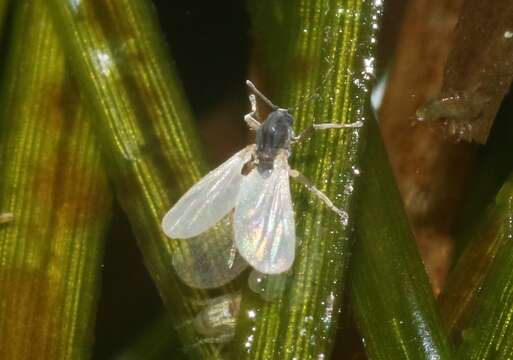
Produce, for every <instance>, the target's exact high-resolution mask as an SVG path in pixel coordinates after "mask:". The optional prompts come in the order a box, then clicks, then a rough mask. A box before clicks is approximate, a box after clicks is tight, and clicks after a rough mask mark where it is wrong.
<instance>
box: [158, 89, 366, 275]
mask: <svg viewBox="0 0 513 360" xmlns="http://www.w3.org/2000/svg"><path fill="white" fill-rule="evenodd" d="M247 85H248V87H249V88H250V89H251V91H252V92H253V94H251V95H250V96H249V101H250V104H251V112H250V113H249V114H247V115H245V116H244V121H245V122H246V123H247V124H248V126H249V128H250V129H251V130H254V131H256V144H252V145H249V146H247V147H246V148H244V149H242V150H241V151H239V152H238V153H236V154H235V155H233V156H232V157H231V158H229V159H228V160H227V161H226V162H224V163H223V164H221V165H220V166H219V167H218V168H216V169H214V170H213V171H211V172H210V173H208V174H207V175H206V176H205V177H204V178H203V179H201V180H200V181H199V182H198V183H196V184H195V185H194V186H192V188H190V189H189V191H187V192H186V193H185V195H183V196H182V198H181V199H180V200H179V201H178V202H177V203H176V204H175V206H173V208H172V209H171V210H169V212H168V213H167V214H166V215H165V216H164V219H163V221H162V228H163V230H164V232H165V233H166V235H167V236H169V237H170V238H173V239H187V238H192V237H195V236H197V235H199V234H201V233H203V232H204V231H206V230H208V229H209V228H211V227H212V226H214V225H215V224H216V223H218V222H219V221H221V219H222V218H223V217H224V216H225V215H227V214H228V213H229V212H230V211H232V210H233V209H235V211H234V214H233V235H234V248H235V249H237V250H238V252H239V253H240V255H241V256H242V257H243V258H244V260H246V261H247V262H248V263H249V265H250V266H252V267H253V268H255V269H256V270H258V271H259V272H261V273H264V274H278V273H282V272H285V271H287V270H288V269H289V268H290V267H291V265H292V263H293V262H294V254H295V243H296V228H295V222H294V211H293V208H292V199H291V195H290V186H289V177H293V178H295V179H298V180H299V181H300V182H301V183H303V184H304V185H305V186H306V187H307V189H308V190H310V191H311V192H312V193H313V194H315V195H316V196H317V197H318V198H319V199H320V200H322V201H323V202H324V203H325V204H326V206H328V207H329V208H330V209H331V210H333V211H334V212H335V213H337V214H338V215H339V216H340V217H342V218H345V216H346V214H345V212H343V211H342V210H340V209H339V208H337V207H336V206H335V205H334V204H333V203H332V202H331V200H330V199H329V198H328V197H327V196H326V195H325V194H323V193H322V192H321V191H320V190H318V189H317V188H316V187H315V186H314V185H313V184H312V183H310V182H309V181H308V180H307V179H306V178H305V177H304V176H303V175H301V174H300V173H299V172H298V171H297V170H293V169H291V168H290V167H289V164H288V158H289V156H290V151H291V145H293V144H294V143H297V142H298V141H300V140H301V139H303V138H305V137H306V136H307V135H308V134H309V133H310V132H311V131H313V130H321V129H340V128H355V127H360V126H361V125H362V123H361V122H356V123H352V124H347V125H342V124H313V125H312V126H311V127H310V128H309V129H308V130H306V131H304V132H303V133H301V134H300V135H299V136H295V135H294V131H293V129H292V123H293V118H292V116H291V114H290V113H289V111H288V110H287V109H282V108H279V107H278V106H276V105H274V104H273V103H272V102H271V101H270V100H269V99H268V98H266V97H265V96H264V95H263V94H262V93H261V92H260V91H258V89H257V88H256V87H255V86H254V85H253V83H251V82H250V81H249V80H248V81H247ZM255 95H257V96H258V97H259V98H260V99H262V100H263V101H264V102H265V103H266V104H267V105H269V106H270V107H271V109H272V112H271V113H270V114H269V116H268V117H267V119H266V120H265V121H264V122H263V123H260V122H259V121H258V120H257V117H258V115H257V114H258V113H257V105H256V97H255ZM344 220H345V219H344Z"/></svg>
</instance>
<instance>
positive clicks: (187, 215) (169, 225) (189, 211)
mask: <svg viewBox="0 0 513 360" xmlns="http://www.w3.org/2000/svg"><path fill="white" fill-rule="evenodd" d="M253 149H254V146H248V147H246V148H245V149H243V150H241V151H239V152H238V153H236V154H235V155H233V156H232V157H231V158H229V159H228V160H226V161H225V162H224V163H223V164H221V165H220V166H219V167H218V168H216V169H214V170H213V171H211V172H210V173H208V174H207V175H206V176H205V177H204V178H203V179H201V180H200V181H199V182H197V183H196V184H195V185H194V186H193V187H192V188H190V189H189V191H187V192H186V193H185V195H184V196H182V198H181V199H180V200H178V202H177V203H176V204H175V205H174V206H173V208H172V209H171V210H169V211H168V213H167V214H166V215H165V216H164V219H163V220H162V229H163V230H164V232H165V233H166V235H167V236H169V237H170V238H174V239H187V238H190V237H194V236H197V235H199V234H201V233H202V232H204V231H205V230H207V229H208V228H210V227H212V226H213V225H215V224H216V223H217V222H218V221H220V220H221V219H222V218H223V217H224V216H225V215H226V214H227V213H228V212H229V211H230V210H231V209H233V207H234V206H235V202H236V199H237V194H238V192H239V188H240V183H241V181H242V179H243V175H242V174H241V170H242V167H243V165H244V163H245V162H247V161H248V160H249V159H250V158H251V153H252V151H253Z"/></svg>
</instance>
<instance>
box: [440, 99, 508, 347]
mask: <svg viewBox="0 0 513 360" xmlns="http://www.w3.org/2000/svg"><path fill="white" fill-rule="evenodd" d="M511 110H513V103H512V102H511V101H510V99H509V100H507V101H506V102H505V104H504V106H503V107H502V108H501V110H500V111H499V116H498V118H497V119H496V121H495V125H494V129H493V130H492V133H491V135H490V138H489V140H488V141H489V142H490V143H489V144H488V145H487V146H486V148H485V149H484V150H483V151H482V154H481V159H480V164H479V167H478V168H477V170H476V171H475V174H474V176H473V177H472V184H471V187H470V191H468V196H467V201H466V204H465V207H464V208H463V211H462V212H461V216H460V221H459V223H460V224H459V229H458V232H457V237H456V244H457V249H458V252H457V262H456V264H455V266H454V269H453V271H452V273H451V275H450V276H449V278H448V281H447V285H446V288H445V290H444V292H443V293H442V294H441V296H440V297H439V308H440V313H441V315H442V319H443V321H444V324H445V327H446V329H447V333H448V334H450V335H451V338H452V340H453V342H454V343H455V344H460V343H461V341H462V332H463V330H464V329H465V328H466V327H467V323H468V320H469V317H470V316H471V315H472V311H471V310H472V308H473V306H474V300H475V298H476V295H477V294H479V292H480V287H481V285H482V282H483V279H484V278H485V277H486V276H487V274H488V273H489V271H490V267H491V265H492V263H493V261H494V258H495V256H496V254H497V251H498V250H499V248H500V246H501V243H502V234H501V231H502V230H501V227H503V226H505V225H504V224H505V219H506V218H507V216H508V213H507V201H506V200H507V196H506V195H505V193H504V191H505V190H502V191H501V187H502V186H505V185H504V184H505V183H506V182H507V179H508V172H510V171H511V169H512V166H513V161H512V159H511V156H508V155H509V153H508V151H509V149H511V147H512V146H513V141H512V135H513V124H511V121H510V117H511ZM505 188H506V189H507V186H505Z"/></svg>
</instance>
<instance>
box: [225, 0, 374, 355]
mask: <svg viewBox="0 0 513 360" xmlns="http://www.w3.org/2000/svg"><path fill="white" fill-rule="evenodd" d="M252 16H253V23H254V27H255V31H256V33H257V34H258V36H259V39H258V40H259V42H258V44H257V46H259V47H260V48H261V49H260V50H261V52H260V54H262V59H261V60H262V63H263V69H265V70H266V72H267V73H268V75H269V77H268V78H269V79H273V82H272V83H270V84H269V85H270V86H269V87H270V88H272V89H275V94H274V96H271V98H272V99H274V101H275V102H276V103H278V104H279V105H280V106H282V107H288V108H292V114H293V116H294V118H295V121H294V129H295V130H296V132H299V131H301V130H302V129H305V128H306V127H307V126H309V125H310V124H312V123H314V122H315V123H322V122H336V123H345V124H348V123H352V122H355V121H362V122H365V121H367V117H366V116H365V114H367V110H368V108H367V106H368V104H367V103H366V101H365V99H366V98H367V97H368V95H369V92H370V81H371V78H372V72H373V68H372V67H373V61H374V57H373V56H374V50H375V45H374V43H375V36H376V28H377V26H378V23H379V19H380V16H381V12H380V8H379V7H377V6H376V5H375V4H374V3H371V2H366V1H360V0H351V1H324V0H303V1H298V2H290V1H254V2H253V3H252ZM278 49H279V51H278ZM360 133H361V128H356V129H344V130H328V131H324V132H323V131H319V132H317V133H315V134H314V135H313V136H312V137H311V138H310V139H309V140H307V141H304V142H302V143H300V144H298V145H297V146H295V147H294V148H293V149H292V150H293V157H292V158H291V166H292V167H294V168H297V169H298V170H300V171H301V172H302V173H304V174H305V175H306V177H308V178H309V179H311V180H312V182H313V183H314V184H316V186H318V187H319V188H320V189H321V190H322V191H323V192H325V193H326V194H327V195H328V197H329V198H331V199H332V200H333V201H334V203H335V204H336V206H338V207H339V208H341V209H342V210H343V211H345V212H346V213H347V218H340V217H338V216H337V215H335V213H334V212H332V211H331V210H329V209H327V207H326V206H325V205H324V204H323V203H321V202H319V200H318V199H316V198H315V197H314V195H313V194H312V193H310V192H308V191H306V190H305V189H304V187H302V186H301V185H299V184H293V198H294V202H295V213H296V228H297V230H296V234H297V239H298V242H299V245H298V246H297V254H296V260H295V264H294V267H293V270H292V272H291V274H290V277H289V279H288V281H287V287H286V289H285V291H284V293H283V294H282V295H281V297H279V298H278V299H277V300H275V301H274V302H272V303H266V302H263V301H261V300H259V299H258V298H257V297H251V296H250V295H249V294H247V293H246V294H245V295H244V296H243V301H242V312H241V316H240V318H239V326H238V329H237V333H236V340H235V341H236V343H235V344H234V346H233V354H234V356H233V358H236V359H320V358H329V356H330V352H331V349H332V345H333V339H334V335H335V331H336V328H337V321H338V314H339V311H340V306H341V298H342V289H343V285H344V272H345V271H344V270H345V269H346V267H347V263H348V255H349V245H350V240H349V239H350V233H351V224H352V220H353V216H352V215H353V213H352V211H353V210H352V207H353V206H352V205H353V198H354V192H353V187H354V182H355V180H356V178H357V177H358V168H359V154H360V148H361V146H360V145H361V141H360V135H361V134H360ZM292 181H294V180H292Z"/></svg>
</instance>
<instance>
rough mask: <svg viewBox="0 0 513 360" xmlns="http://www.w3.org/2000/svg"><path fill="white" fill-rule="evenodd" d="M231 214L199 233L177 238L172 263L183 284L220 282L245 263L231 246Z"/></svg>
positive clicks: (216, 284) (213, 285) (200, 285)
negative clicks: (184, 238) (185, 239)
mask: <svg viewBox="0 0 513 360" xmlns="http://www.w3.org/2000/svg"><path fill="white" fill-rule="evenodd" d="M231 217H232V214H231V213H230V214H228V215H226V216H225V218H224V219H222V220H221V221H220V222H219V223H217V224H216V225H215V226H213V227H211V228H210V229H208V230H207V231H205V232H203V233H201V234H200V235H198V236H195V237H193V238H190V239H188V240H187V241H180V242H179V244H178V246H179V249H178V251H175V252H174V253H173V259H172V264H173V268H174V269H175V271H176V273H177V274H178V276H179V277H180V279H181V280H182V281H183V282H184V283H185V284H186V285H188V286H190V287H193V288H199V289H211V288H216V287H219V286H223V285H225V284H227V283H229V282H230V281H232V280H233V279H234V278H235V277H237V276H238V275H239V274H240V273H241V272H242V271H244V269H246V268H247V267H248V264H247V263H246V262H245V261H244V259H243V258H242V257H241V256H240V255H239V254H238V253H237V251H236V250H235V248H234V244H233V226H232V222H231Z"/></svg>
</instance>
